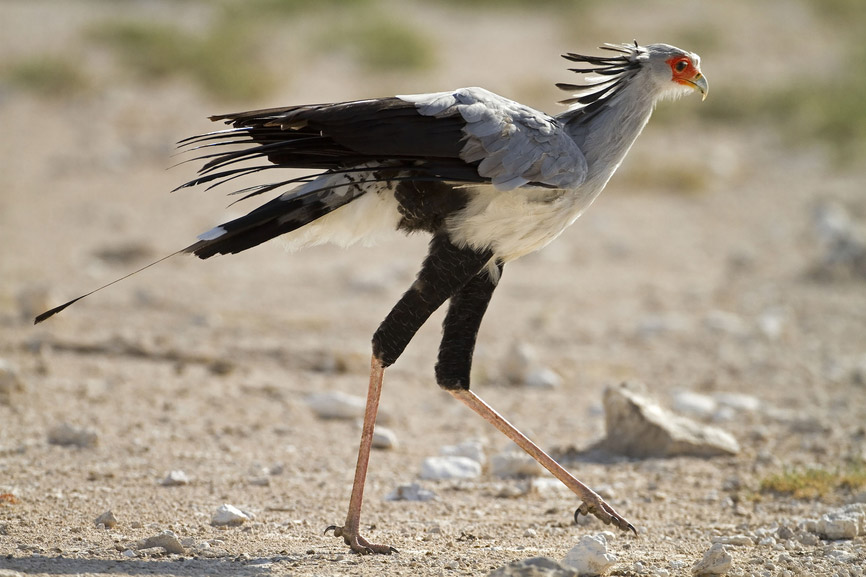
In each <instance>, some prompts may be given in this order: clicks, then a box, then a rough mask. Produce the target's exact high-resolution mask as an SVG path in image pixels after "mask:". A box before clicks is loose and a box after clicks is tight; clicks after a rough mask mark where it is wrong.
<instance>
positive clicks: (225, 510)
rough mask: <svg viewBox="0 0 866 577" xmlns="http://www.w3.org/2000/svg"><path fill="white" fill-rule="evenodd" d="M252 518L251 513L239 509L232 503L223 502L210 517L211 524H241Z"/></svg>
mask: <svg viewBox="0 0 866 577" xmlns="http://www.w3.org/2000/svg"><path fill="white" fill-rule="evenodd" d="M251 519H252V515H250V514H249V513H247V512H245V511H241V510H240V509H238V508H237V507H235V506H234V505H229V504H228V503H225V504H223V505H220V507H219V508H218V509H217V510H216V512H215V513H214V514H213V517H212V518H211V521H210V522H211V525H217V526H220V525H230V526H236V525H242V524H243V523H245V522H246V521H249V520H251Z"/></svg>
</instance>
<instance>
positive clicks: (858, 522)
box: [817, 509, 864, 541]
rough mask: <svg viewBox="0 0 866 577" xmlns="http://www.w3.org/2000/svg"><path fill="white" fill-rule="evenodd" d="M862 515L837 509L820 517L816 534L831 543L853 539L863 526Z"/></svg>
mask: <svg viewBox="0 0 866 577" xmlns="http://www.w3.org/2000/svg"><path fill="white" fill-rule="evenodd" d="M863 517H864V516H863V514H862V513H860V514H858V513H857V512H856V511H853V510H851V511H848V510H845V509H838V510H836V511H831V512H830V513H827V514H825V515H822V516H821V518H820V519H819V520H818V527H817V529H818V530H817V533H818V534H819V535H821V536H822V537H823V538H825V539H830V540H832V541H835V540H838V539H853V538H855V537H856V536H857V535H858V533H860V529H861V527H862V525H863Z"/></svg>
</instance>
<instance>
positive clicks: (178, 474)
mask: <svg viewBox="0 0 866 577" xmlns="http://www.w3.org/2000/svg"><path fill="white" fill-rule="evenodd" d="M159 484H160V485H162V486H163V487H179V486H181V485H189V477H187V476H186V473H184V472H183V471H181V470H180V469H176V470H174V471H169V472H168V475H166V476H165V479H163V480H162V481H160V482H159Z"/></svg>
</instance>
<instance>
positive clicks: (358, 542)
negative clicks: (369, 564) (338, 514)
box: [324, 525, 399, 555]
mask: <svg viewBox="0 0 866 577" xmlns="http://www.w3.org/2000/svg"><path fill="white" fill-rule="evenodd" d="M328 531H333V532H334V537H342V538H343V541H345V542H346V545H348V546H349V548H350V549H351V550H352V551H354V552H355V553H358V554H360V555H370V554H373V553H377V554H379V555H390V554H391V553H399V551H397V549H395V548H394V547H391V546H390V545H379V544H377V543H370V542H369V541H367V540H366V539H364V538H363V537H361V536H360V535H358V534H357V533H354V532H352V531H346V530H345V529H344V528H343V527H338V526H337V525H331V526H329V527H328V528H327V529H325V533H324V534H327V533H328Z"/></svg>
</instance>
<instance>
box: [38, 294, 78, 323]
mask: <svg viewBox="0 0 866 577" xmlns="http://www.w3.org/2000/svg"><path fill="white" fill-rule="evenodd" d="M81 298H82V297H78V298H77V299H72V300H71V301H69V302H68V303H64V304H62V305H60V306H59V307H54V308H53V309H51V310H48V311H45V312H44V313H42V314H41V315H39V316H37V317H36V318H35V319H33V324H34V325H38V324H39V323H41V322H42V321H46V320H48V319H50V318H51V317H53V316H54V315H56V314H57V313H59V312H60V311H62V310H63V309H65V308H66V307H68V306H70V305H72V304H74V303H75V302H77V301H79V300H81Z"/></svg>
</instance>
